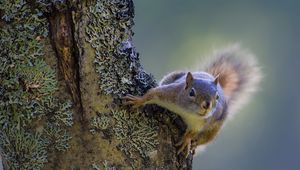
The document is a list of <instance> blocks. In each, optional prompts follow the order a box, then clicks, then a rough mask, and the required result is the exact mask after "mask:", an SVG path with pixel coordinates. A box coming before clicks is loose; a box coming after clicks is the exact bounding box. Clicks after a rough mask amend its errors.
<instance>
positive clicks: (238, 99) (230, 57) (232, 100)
mask: <svg viewBox="0 0 300 170" xmlns="http://www.w3.org/2000/svg"><path fill="white" fill-rule="evenodd" d="M204 70H205V71H206V72H208V73H210V74H212V75H213V76H217V75H219V76H220V77H219V78H220V79H219V83H220V85H221V87H222V88H223V90H224V94H225V97H226V99H227V101H228V106H229V108H228V109H229V113H230V114H231V113H232V112H235V111H236V110H237V109H238V108H239V107H241V106H242V105H243V104H244V103H245V102H246V101H247V99H249V97H250V95H251V94H252V93H253V92H254V91H255V90H256V89H257V86H258V83H259V82H260V80H261V77H262V76H261V72H260V69H259V67H258V66H257V63H256V60H255V56H254V55H253V54H251V53H249V52H247V51H245V50H243V49H241V48H240V46H239V45H238V44H235V45H231V46H229V47H227V48H225V49H223V50H220V51H216V52H215V54H214V56H213V57H212V60H211V61H210V62H209V63H207V64H206V68H204Z"/></svg>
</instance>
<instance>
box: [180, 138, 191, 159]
mask: <svg viewBox="0 0 300 170" xmlns="http://www.w3.org/2000/svg"><path fill="white" fill-rule="evenodd" d="M190 148H191V140H190V139H188V140H186V141H185V142H184V143H182V145H181V146H180V148H179V149H178V151H177V155H179V154H180V153H183V154H184V157H185V158H187V157H188V155H189V153H190ZM185 149H186V150H185Z"/></svg>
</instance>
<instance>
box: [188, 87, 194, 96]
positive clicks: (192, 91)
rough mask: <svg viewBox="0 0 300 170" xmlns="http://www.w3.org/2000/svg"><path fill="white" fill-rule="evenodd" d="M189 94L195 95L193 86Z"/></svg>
mask: <svg viewBox="0 0 300 170" xmlns="http://www.w3.org/2000/svg"><path fill="white" fill-rule="evenodd" d="M189 95H190V96H191V97H195V96H196V94H195V90H194V88H192V89H191V91H190V94H189Z"/></svg>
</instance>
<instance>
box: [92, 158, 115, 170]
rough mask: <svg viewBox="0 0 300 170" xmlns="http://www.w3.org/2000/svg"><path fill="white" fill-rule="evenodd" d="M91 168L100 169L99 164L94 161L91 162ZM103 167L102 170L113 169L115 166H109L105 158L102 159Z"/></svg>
mask: <svg viewBox="0 0 300 170" xmlns="http://www.w3.org/2000/svg"><path fill="white" fill-rule="evenodd" d="M92 168H93V169H95V170H101V168H100V165H99V164H98V163H96V162H94V163H93V164H92ZM103 168H104V170H115V169H116V168H115V167H113V166H111V165H110V164H109V163H108V161H107V160H104V162H103Z"/></svg>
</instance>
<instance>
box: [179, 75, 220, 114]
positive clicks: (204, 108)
mask: <svg viewBox="0 0 300 170" xmlns="http://www.w3.org/2000/svg"><path fill="white" fill-rule="evenodd" d="M198 76H199V75H198ZM201 77H202V76H201ZM203 77H206V78H201V79H200V78H197V77H196V76H195V78H194V77H193V75H192V73H190V72H188V73H187V74H186V79H185V85H184V89H182V91H181V94H180V96H179V98H178V100H180V101H179V103H182V106H181V107H183V108H186V109H188V110H187V111H188V112H192V113H194V114H198V115H200V116H203V117H207V116H209V115H210V114H209V113H211V111H213V109H214V108H215V107H216V104H217V102H218V100H220V97H222V96H223V94H222V90H221V88H220V85H219V76H216V77H215V78H213V77H212V76H211V75H206V74H204V73H203Z"/></svg>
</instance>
